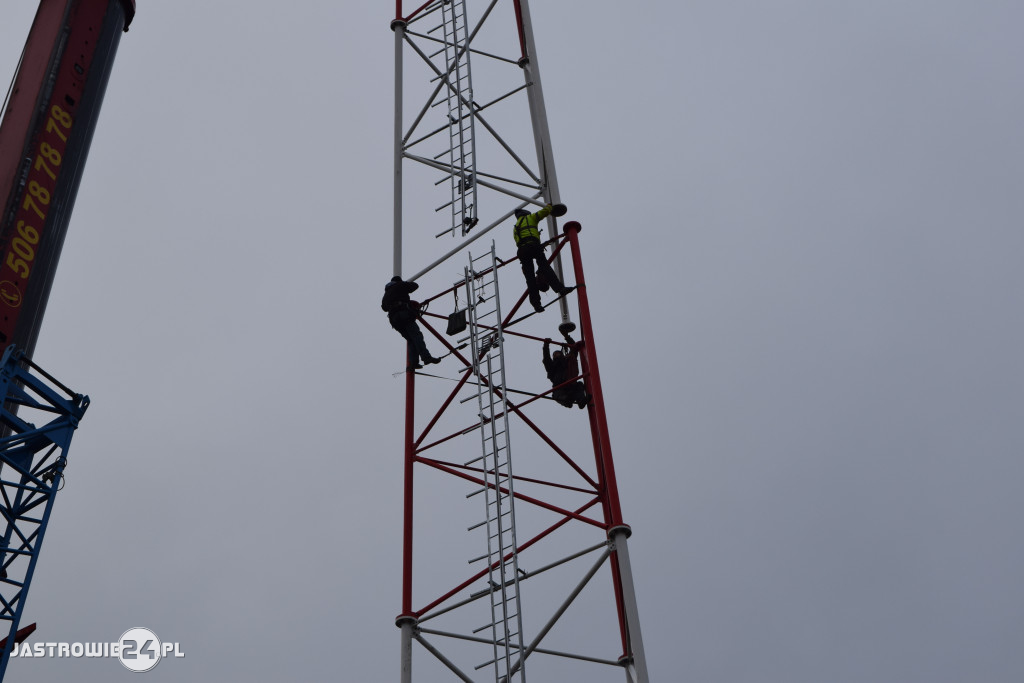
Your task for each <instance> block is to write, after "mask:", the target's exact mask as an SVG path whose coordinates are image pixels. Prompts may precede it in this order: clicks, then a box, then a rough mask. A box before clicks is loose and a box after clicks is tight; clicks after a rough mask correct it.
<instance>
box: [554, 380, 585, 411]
mask: <svg viewBox="0 0 1024 683" xmlns="http://www.w3.org/2000/svg"><path fill="white" fill-rule="evenodd" d="M551 398H553V399H555V400H556V401H558V402H559V403H561V404H562V405H563V406H565V407H566V408H572V406H573V404H576V405H577V406H579V407H580V408H585V407H586V405H587V402H588V401H589V399H590V397H589V396H587V390H586V388H585V387H584V386H583V382H573V383H572V384H570V385H569V386H567V387H562V388H561V389H555V390H554V391H552V392H551Z"/></svg>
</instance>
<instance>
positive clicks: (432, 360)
mask: <svg viewBox="0 0 1024 683" xmlns="http://www.w3.org/2000/svg"><path fill="white" fill-rule="evenodd" d="M423 362H424V363H426V364H427V365H433V364H434V363H440V362H441V359H440V358H434V357H433V356H427V357H426V358H424V359H423Z"/></svg>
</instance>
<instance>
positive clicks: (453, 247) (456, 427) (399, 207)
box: [391, 0, 648, 683]
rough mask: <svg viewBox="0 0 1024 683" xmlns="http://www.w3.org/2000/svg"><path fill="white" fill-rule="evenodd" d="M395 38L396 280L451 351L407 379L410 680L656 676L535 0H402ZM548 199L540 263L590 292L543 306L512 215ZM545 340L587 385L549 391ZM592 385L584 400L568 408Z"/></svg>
mask: <svg viewBox="0 0 1024 683" xmlns="http://www.w3.org/2000/svg"><path fill="white" fill-rule="evenodd" d="M391 29H392V31H393V32H394V38H395V120H394V123H395V129H394V135H395V147H394V173H395V175H394V182H395V187H394V274H395V275H402V276H403V277H404V279H405V280H411V281H415V282H416V283H417V284H419V285H420V290H419V292H420V293H421V296H420V304H421V306H420V311H421V314H420V319H419V325H420V327H421V328H422V329H423V331H424V334H425V336H426V338H427V344H428V346H429V347H430V348H432V349H434V350H435V354H434V355H440V354H439V353H437V349H439V348H442V347H443V349H444V350H445V351H446V353H445V354H444V355H443V358H444V361H443V363H441V364H440V365H431V366H427V369H425V370H424V369H406V370H405V372H404V375H405V394H406V396H405V422H404V443H405V448H404V477H405V483H404V490H403V491H404V493H403V500H404V516H403V525H404V534H403V565H402V605H401V613H400V614H399V616H398V617H397V619H396V625H397V626H398V627H399V628H400V629H401V671H402V677H401V680H402V681H403V683H411V681H412V680H413V663H414V662H413V657H414V651H415V652H417V653H425V654H423V655H419V654H417V655H416V656H417V660H416V667H417V672H418V673H417V676H418V678H419V679H420V680H439V679H440V678H439V677H440V676H443V675H445V674H447V675H449V676H452V677H453V678H451V680H463V681H473V680H490V679H491V678H493V679H494V680H495V681H496V682H501V681H512V680H516V681H526V680H527V678H528V677H529V678H530V679H531V680H588V681H604V680H609V681H611V680H621V676H622V672H623V671H624V672H625V675H626V680H627V681H628V682H631V683H646V682H647V681H648V675H647V665H646V661H645V658H644V651H643V643H642V639H641V634H640V622H639V615H638V611H637V606H636V595H635V591H634V587H633V577H632V571H631V569H630V562H629V552H628V546H627V540H626V539H627V538H628V537H629V535H630V528H629V526H628V525H626V524H625V522H624V521H623V518H622V512H621V509H620V506H619V497H618V489H617V485H616V478H615V468H614V464H613V460H612V452H611V445H610V439H609V436H608V425H607V418H606V415H605V408H604V396H603V392H602V388H601V379H600V372H599V368H598V362H597V355H596V350H595V344H594V335H593V327H592V325H591V319H590V305H589V301H588V298H587V288H586V281H585V278H584V271H583V264H582V256H581V246H580V231H581V226H580V224H579V223H578V222H575V221H569V222H567V223H565V224H564V226H560V225H559V223H558V219H557V218H556V215H565V213H564V211H561V210H560V209H562V208H564V207H562V206H561V202H562V197H561V196H560V194H559V189H558V182H557V177H556V174H555V164H554V156H553V154H552V149H551V136H550V133H549V130H548V124H547V116H546V112H545V102H544V94H543V89H542V87H541V79H540V71H539V65H538V59H537V50H536V46H535V44H534V38H533V30H532V25H531V19H530V11H529V7H528V3H527V0H429V1H428V2H426V3H425V4H423V5H421V6H418V7H416V8H415V9H413V10H412V11H408V8H403V3H402V0H396V8H395V19H394V21H392V23H391ZM406 103H410V104H411V106H410V107H409V108H408V109H406ZM548 204H550V205H554V206H555V207H556V211H555V212H553V213H552V215H550V216H548V217H547V219H546V223H545V224H544V228H543V232H542V237H541V239H542V240H543V241H544V246H545V249H546V252H545V256H546V257H547V258H548V260H549V262H550V263H551V264H552V266H553V268H554V271H555V272H556V273H557V274H558V277H560V278H561V279H562V281H563V282H565V284H566V285H568V286H574V287H575V289H574V290H573V291H572V292H571V293H569V294H567V295H565V296H558V297H556V296H555V294H554V293H553V292H548V293H546V294H545V295H544V299H545V306H544V308H545V311H544V312H540V313H532V312H530V313H528V312H527V311H530V308H531V307H530V306H529V305H527V307H526V308H525V310H524V309H523V305H524V302H525V301H526V299H527V292H526V287H525V282H524V276H523V273H520V272H519V268H518V267H517V266H518V263H519V261H518V259H517V258H516V248H515V245H514V243H513V240H512V238H511V234H510V233H511V228H512V226H513V224H514V219H513V214H514V212H515V211H516V210H517V209H523V208H526V209H527V210H529V211H531V212H535V211H537V210H538V209H539V208H541V207H544V206H545V205H548ZM567 204H569V208H570V209H571V208H572V206H571V198H568V201H567ZM494 228H498V230H494ZM484 236H486V237H487V238H488V239H483V240H481V239H480V238H481V237H484ZM403 263H404V264H406V265H409V266H410V268H409V273H410V274H405V273H403ZM507 266H512V267H507ZM563 266H566V267H565V269H564V270H563ZM570 273H571V276H572V277H571V278H570V277H569V275H570ZM424 292H426V293H424ZM556 303H557V306H556V305H555V304H556ZM449 306H451V308H450V309H449V308H448V307H449ZM440 307H444V309H443V310H442V312H438V309H439V308H440ZM431 308H433V309H435V310H433V311H432V310H430V309H431ZM449 310H451V311H452V312H451V314H449V313H448V311H449ZM556 310H557V314H556V312H555V311H556ZM574 315H575V317H576V320H577V321H578V323H579V325H578V327H577V324H576V322H574V321H573V316H574ZM577 330H578V332H577ZM552 337H555V338H556V339H554V340H553V339H551V338H552ZM576 337H578V339H577V338H576ZM546 341H547V342H548V343H549V344H550V345H551V346H552V347H554V348H556V349H560V350H563V351H564V352H565V353H566V355H567V356H568V357H570V358H573V359H578V365H576V366H575V367H573V372H572V373H570V374H576V377H574V378H572V379H571V380H569V381H566V382H564V383H562V384H559V385H558V386H552V384H551V382H550V381H548V379H547V377H546V375H545V369H544V366H543V365H542V364H541V356H542V350H544V351H543V352H544V354H546V348H545V346H546V345H545V342H546ZM405 365H406V363H404V362H403V363H402V367H405ZM398 374H402V373H401V372H399V373H396V375H398ZM577 382H581V383H582V384H583V386H584V387H585V390H586V392H587V394H588V395H589V402H588V403H587V404H586V405H585V408H586V410H585V411H583V410H574V409H573V406H572V404H570V405H569V407H568V409H567V408H566V407H563V405H565V404H564V402H563V404H562V405H559V401H556V400H555V399H556V398H559V397H561V396H562V395H563V394H564V390H566V389H567V388H569V387H572V386H574V385H575V384H576V383H577ZM559 392H561V393H559ZM580 403H583V401H580ZM580 407H584V406H582V405H581V406H580ZM414 531H415V533H414ZM605 567H607V569H604V568H605ZM414 643H416V645H415V646H414ZM602 665H603V666H602ZM528 674H529V676H528Z"/></svg>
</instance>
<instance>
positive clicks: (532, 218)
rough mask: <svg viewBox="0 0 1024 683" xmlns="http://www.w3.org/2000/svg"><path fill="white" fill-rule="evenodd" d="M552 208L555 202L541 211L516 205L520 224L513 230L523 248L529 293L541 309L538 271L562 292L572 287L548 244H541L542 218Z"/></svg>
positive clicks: (519, 246)
mask: <svg viewBox="0 0 1024 683" xmlns="http://www.w3.org/2000/svg"><path fill="white" fill-rule="evenodd" d="M551 208H552V207H551V204H548V205H547V206H545V207H544V208H543V209H541V210H540V211H538V212H537V213H530V212H529V211H527V210H526V209H516V225H515V228H513V231H512V236H513V237H514V238H515V240H516V246H517V247H518V248H519V251H518V252H517V254H516V255H517V256H518V257H519V263H521V264H522V266H523V275H524V276H525V277H526V291H527V292H528V293H529V297H530V303H531V304H533V310H535V311H537V312H538V313H540V312H541V311H543V310H544V307H543V306H541V305H540V292H539V291H538V288H539V285H538V282H537V275H538V274H539V275H540V278H541V280H542V281H543V282H544V283H545V285H547V286H549V287H551V289H553V290H555V292H557V293H558V294H565V293H567V292H569V291H572V290H571V289H569V288H567V287H565V286H564V285H562V281H561V280H559V279H558V276H557V275H556V274H555V270H554V269H553V268H552V267H551V264H550V263H548V259H547V257H546V256H545V255H544V247H542V246H541V242H540V222H541V221H542V220H544V219H545V218H547V216H548V214H550V213H551ZM534 263H536V264H537V268H536V272H534ZM544 291H547V287H544Z"/></svg>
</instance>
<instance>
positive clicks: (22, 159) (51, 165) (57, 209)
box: [0, 0, 135, 354]
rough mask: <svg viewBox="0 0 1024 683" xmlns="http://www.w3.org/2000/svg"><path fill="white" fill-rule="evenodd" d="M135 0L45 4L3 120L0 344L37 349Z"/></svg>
mask: <svg viewBox="0 0 1024 683" xmlns="http://www.w3.org/2000/svg"><path fill="white" fill-rule="evenodd" d="M134 12H135V6H134V1H133V0H42V1H41V2H40V4H39V9H38V11H37V13H36V17H35V20H34V21H33V24H32V29H31V31H30V33H29V37H28V40H27V41H26V44H25V51H24V54H23V57H22V62H21V66H20V69H19V71H18V74H17V77H16V79H15V83H14V87H13V89H12V91H11V97H10V101H9V104H8V107H7V109H6V111H5V112H4V118H3V121H2V123H0V200H2V201H3V202H4V204H3V213H2V214H0V348H4V347H6V346H7V345H9V344H12V343H14V344H17V345H18V346H19V348H21V349H24V350H25V351H26V353H27V354H31V353H32V350H33V347H34V346H35V341H36V338H37V336H38V334H39V328H40V326H41V324H42V318H43V312H44V310H45V308H46V301H47V299H48V297H49V293H50V287H51V285H52V283H53V277H54V274H55V271H56V268H57V262H58V259H59V257H60V251H61V247H62V246H63V243H64V236H65V234H66V232H67V227H68V222H69V221H70V218H71V210H72V208H73V206H74V201H75V196H76V194H77V192H78V187H79V184H80V182H81V177H82V171H83V169H84V166H85V160H86V157H87V155H88V151H89V145H90V142H91V141H92V135H93V132H94V130H95V127H96V120H97V118H98V116H99V110H100V104H101V103H102V100H103V94H104V92H105V90H106V85H107V80H108V78H109V74H110V69H111V66H112V65H113V60H114V55H115V53H116V51H117V46H118V43H119V41H120V36H121V33H122V32H124V31H125V30H127V26H128V23H129V22H130V21H131V18H132V16H133V15H134Z"/></svg>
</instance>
